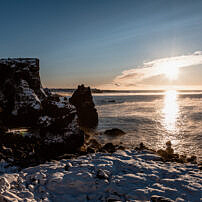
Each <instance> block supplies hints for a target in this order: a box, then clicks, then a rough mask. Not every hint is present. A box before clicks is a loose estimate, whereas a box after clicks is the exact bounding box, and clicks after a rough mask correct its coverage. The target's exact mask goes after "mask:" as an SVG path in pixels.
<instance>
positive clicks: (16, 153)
mask: <svg viewBox="0 0 202 202" xmlns="http://www.w3.org/2000/svg"><path fill="white" fill-rule="evenodd" d="M0 72H1V74H0V132H1V133H2V134H1V139H0V148H1V146H2V145H4V146H5V148H10V149H11V150H12V151H11V152H10V153H8V149H7V150H6V149H1V151H0V152H1V153H2V155H1V156H2V157H3V156H4V155H5V156H6V158H10V159H13V160H14V161H13V162H14V163H16V164H17V165H19V164H20V167H26V166H28V165H36V164H37V163H42V162H44V161H45V160H50V159H53V158H55V157H57V156H60V155H62V154H64V153H75V152H77V150H79V148H80V147H81V146H82V145H83V144H84V132H83V131H82V130H81V129H80V126H79V124H78V122H79V121H78V115H79V117H81V116H83V115H84V114H82V113H83V112H87V114H86V116H87V115H88V114H91V115H92V114H93V113H90V112H92V111H94V112H96V109H95V108H94V103H93V100H92V96H91V93H90V91H88V89H87V90H84V91H85V92H84V93H81V94H80V95H79V99H81V100H83V101H84V100H85V104H84V106H83V105H82V107H81V108H80V107H79V111H77V109H76V108H75V106H73V105H72V104H70V103H69V102H68V100H67V98H66V97H63V96H60V95H56V94H51V92H50V90H49V89H45V90H44V89H43V87H42V84H41V80H40V75H39V59H37V58H13V59H1V60H0ZM84 89H86V88H84ZM89 93H90V94H89ZM82 96H83V97H82ZM86 98H87V99H86ZM85 107H87V109H86V110H87V111H85V109H84V108H85ZM80 109H81V110H80ZM96 113H97V112H96ZM96 113H95V115H96ZM81 114H82V115H81ZM95 117H96V116H95ZM91 118H92V116H91ZM94 120H96V119H94ZM88 121H89V120H88ZM92 122H94V121H91V120H90V122H89V123H90V125H91V124H92ZM14 127H15V128H21V127H22V128H24V127H25V128H29V130H30V132H26V133H21V132H8V131H7V129H8V128H11V129H12V128H14ZM9 155H10V156H9Z"/></svg>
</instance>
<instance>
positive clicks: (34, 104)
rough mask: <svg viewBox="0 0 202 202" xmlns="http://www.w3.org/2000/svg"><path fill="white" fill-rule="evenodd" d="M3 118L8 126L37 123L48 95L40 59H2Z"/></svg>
mask: <svg viewBox="0 0 202 202" xmlns="http://www.w3.org/2000/svg"><path fill="white" fill-rule="evenodd" d="M0 72H1V74H0V108H1V113H0V119H1V120H2V122H3V124H4V125H8V126H20V125H30V124H32V125H34V124H35V123H36V122H37V118H38V116H39V113H40V109H41V101H42V100H43V99H44V98H45V97H46V94H45V92H44V91H43V89H42V85H41V81H40V76H39V60H38V59H35V58H14V59H1V60H0Z"/></svg>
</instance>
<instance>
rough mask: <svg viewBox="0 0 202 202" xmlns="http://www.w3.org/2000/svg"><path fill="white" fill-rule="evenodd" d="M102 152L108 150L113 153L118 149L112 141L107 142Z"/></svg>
mask: <svg viewBox="0 0 202 202" xmlns="http://www.w3.org/2000/svg"><path fill="white" fill-rule="evenodd" d="M101 151H102V152H108V153H113V152H115V151H116V146H115V145H113V144H112V143H106V144H105V145H104V146H103V147H102V148H101Z"/></svg>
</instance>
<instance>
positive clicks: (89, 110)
mask: <svg viewBox="0 0 202 202" xmlns="http://www.w3.org/2000/svg"><path fill="white" fill-rule="evenodd" d="M69 102H70V103H71V104H72V105H74V106H75V107H76V110H77V113H78V118H79V124H80V126H82V127H84V128H96V127H97V125H98V113H97V110H96V109H95V105H94V102H93V97H92V95H91V90H90V87H85V86H84V85H80V86H78V88H77V90H76V91H75V92H74V93H73V95H72V97H71V98H69Z"/></svg>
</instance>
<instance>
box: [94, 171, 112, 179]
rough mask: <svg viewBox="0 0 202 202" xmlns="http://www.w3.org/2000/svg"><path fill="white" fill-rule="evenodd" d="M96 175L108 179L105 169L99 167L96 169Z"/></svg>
mask: <svg viewBox="0 0 202 202" xmlns="http://www.w3.org/2000/svg"><path fill="white" fill-rule="evenodd" d="M96 177H97V178H99V179H107V180H108V179H109V174H108V172H107V171H105V170H102V169H99V170H98V171H97V174H96Z"/></svg>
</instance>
